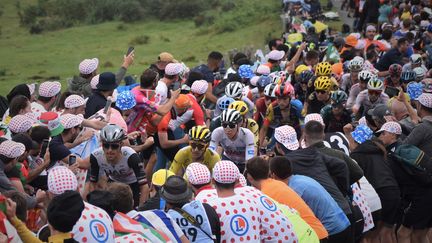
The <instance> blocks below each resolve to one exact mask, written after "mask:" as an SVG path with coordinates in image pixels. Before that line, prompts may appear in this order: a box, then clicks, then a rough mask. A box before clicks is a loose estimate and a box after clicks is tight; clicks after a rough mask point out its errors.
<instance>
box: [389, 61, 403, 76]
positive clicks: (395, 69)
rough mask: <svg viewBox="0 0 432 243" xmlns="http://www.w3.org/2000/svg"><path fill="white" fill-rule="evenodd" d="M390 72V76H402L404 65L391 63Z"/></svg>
mask: <svg viewBox="0 0 432 243" xmlns="http://www.w3.org/2000/svg"><path fill="white" fill-rule="evenodd" d="M388 72H389V74H390V76H400V75H401V73H402V66H401V65H399V64H397V63H394V64H392V65H390V67H389V70H388Z"/></svg>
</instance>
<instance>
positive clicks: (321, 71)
mask: <svg viewBox="0 0 432 243" xmlns="http://www.w3.org/2000/svg"><path fill="white" fill-rule="evenodd" d="M331 73H332V65H331V64H330V63H328V62H320V63H318V65H317V66H316V69H315V76H327V75H330V74H331Z"/></svg>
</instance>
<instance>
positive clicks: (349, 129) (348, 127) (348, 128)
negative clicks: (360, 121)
mask: <svg viewBox="0 0 432 243" xmlns="http://www.w3.org/2000/svg"><path fill="white" fill-rule="evenodd" d="M343 131H344V133H345V134H349V133H351V132H352V131H354V127H353V125H352V124H351V123H348V124H346V125H345V126H344V127H343Z"/></svg>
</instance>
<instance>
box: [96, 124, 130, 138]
mask: <svg viewBox="0 0 432 243" xmlns="http://www.w3.org/2000/svg"><path fill="white" fill-rule="evenodd" d="M100 137H101V139H102V141H103V142H108V143H118V142H121V141H123V140H124V139H126V137H127V136H126V133H125V132H124V130H123V129H122V128H121V127H120V126H118V125H115V124H108V125H106V126H105V127H104V128H102V130H101V131H100Z"/></svg>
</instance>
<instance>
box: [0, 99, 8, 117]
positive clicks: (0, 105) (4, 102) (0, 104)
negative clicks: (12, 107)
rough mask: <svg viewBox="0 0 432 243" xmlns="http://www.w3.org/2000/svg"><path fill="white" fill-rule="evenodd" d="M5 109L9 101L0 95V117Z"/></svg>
mask: <svg viewBox="0 0 432 243" xmlns="http://www.w3.org/2000/svg"><path fill="white" fill-rule="evenodd" d="M7 109H9V102H8V100H7V99H6V98H5V97H4V96H1V95H0V119H1V117H3V115H4V114H5V113H6V111H7Z"/></svg>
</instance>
